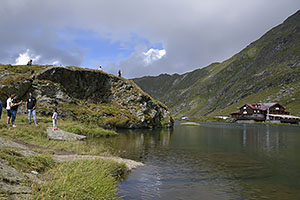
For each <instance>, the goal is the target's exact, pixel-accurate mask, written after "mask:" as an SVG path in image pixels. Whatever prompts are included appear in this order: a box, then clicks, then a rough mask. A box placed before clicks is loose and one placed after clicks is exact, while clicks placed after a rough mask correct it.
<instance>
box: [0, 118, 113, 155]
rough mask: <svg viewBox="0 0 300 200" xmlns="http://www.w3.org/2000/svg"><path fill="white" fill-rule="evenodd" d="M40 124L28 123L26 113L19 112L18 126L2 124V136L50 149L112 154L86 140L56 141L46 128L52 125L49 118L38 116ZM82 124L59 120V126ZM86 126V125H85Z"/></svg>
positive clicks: (0, 129)
mask: <svg viewBox="0 0 300 200" xmlns="http://www.w3.org/2000/svg"><path fill="white" fill-rule="evenodd" d="M38 123H39V126H37V127H36V126H34V125H28V124H27V117H26V115H22V114H18V116H17V120H16V125H17V128H14V129H10V128H8V127H7V126H6V125H2V126H0V137H3V138H6V139H9V140H18V141H21V142H24V143H27V144H31V145H37V146H41V147H43V148H47V149H48V150H49V151H52V152H53V151H55V150H60V151H70V152H74V153H77V154H93V155H107V154H110V153H109V152H108V150H107V149H106V148H105V147H104V146H100V145H91V144H88V143H86V142H81V141H76V142H67V141H55V140H49V139H48V137H47V133H46V129H47V128H48V127H51V126H52V123H51V121H50V120H49V118H44V117H38ZM72 124H73V125H74V124H77V125H76V126H80V125H79V124H80V122H77V123H76V122H72V123H70V122H69V121H64V120H58V128H60V126H65V127H67V126H68V125H70V126H71V125H72ZM83 126H84V125H83Z"/></svg>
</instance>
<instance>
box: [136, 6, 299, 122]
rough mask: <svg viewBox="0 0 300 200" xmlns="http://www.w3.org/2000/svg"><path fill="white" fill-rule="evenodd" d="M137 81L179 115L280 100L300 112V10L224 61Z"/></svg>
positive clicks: (225, 112)
mask: <svg viewBox="0 0 300 200" xmlns="http://www.w3.org/2000/svg"><path fill="white" fill-rule="evenodd" d="M134 81H135V82H136V83H137V85H139V86H140V87H141V88H142V89H143V90H145V91H146V92H147V93H149V94H150V95H151V96H153V97H154V98H156V99H158V100H160V101H162V102H163V103H165V104H166V105H168V107H169V108H170V109H171V111H172V114H173V115H174V116H175V117H180V116H182V115H187V116H190V117H194V116H195V117H199V116H204V115H219V114H222V115H229V114H230V113H231V112H233V111H236V109H237V107H240V106H242V105H243V104H245V103H259V102H279V103H281V104H282V105H284V106H285V107H287V109H289V110H291V111H292V113H293V114H296V115H299V114H300V106H299V103H298V102H299V100H300V11H298V12H297V13H295V14H294V15H292V16H291V17H289V18H288V19H287V20H285V21H284V23H282V24H281V25H279V26H277V27H275V28H273V29H271V30H270V31H268V32H267V33H266V34H265V35H263V36H262V37H261V38H260V39H259V40H257V41H255V42H253V43H251V44H250V45H249V46H247V47H246V48H245V49H243V50H242V51H241V52H239V53H237V54H236V55H234V56H233V57H231V58H230V59H228V60H226V61H224V62H222V63H213V64H211V65H209V66H207V67H205V68H202V69H197V70H195V71H193V72H189V73H186V74H182V75H178V74H175V75H167V74H162V75H160V76H156V77H142V78H138V79H134Z"/></svg>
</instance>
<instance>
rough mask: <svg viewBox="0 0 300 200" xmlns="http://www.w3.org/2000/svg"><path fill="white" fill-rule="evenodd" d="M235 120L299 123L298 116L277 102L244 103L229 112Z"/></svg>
mask: <svg viewBox="0 0 300 200" xmlns="http://www.w3.org/2000/svg"><path fill="white" fill-rule="evenodd" d="M231 117H232V118H235V119H237V120H254V121H271V122H272V121H276V122H283V123H286V122H287V123H299V121H300V118H299V117H296V116H292V115H290V111H288V110H286V109H285V108H284V107H283V106H282V105H280V104H279V103H258V104H245V105H243V106H242V107H240V111H239V112H235V113H231Z"/></svg>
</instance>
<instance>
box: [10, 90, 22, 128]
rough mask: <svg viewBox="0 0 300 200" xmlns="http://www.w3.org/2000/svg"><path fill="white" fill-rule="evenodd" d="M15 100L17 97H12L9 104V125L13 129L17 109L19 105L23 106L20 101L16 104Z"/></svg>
mask: <svg viewBox="0 0 300 200" xmlns="http://www.w3.org/2000/svg"><path fill="white" fill-rule="evenodd" d="M17 98H18V97H17V95H16V96H14V98H13V99H12V101H11V102H10V112H11V124H12V127H13V128H15V127H16V125H15V120H16V117H17V112H18V107H19V105H21V104H23V102H22V101H20V102H17Z"/></svg>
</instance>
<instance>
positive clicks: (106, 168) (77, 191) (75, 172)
mask: <svg viewBox="0 0 300 200" xmlns="http://www.w3.org/2000/svg"><path fill="white" fill-rule="evenodd" d="M125 169H126V167H125V165H121V164H118V163H115V162H109V161H103V160H93V161H91V160H83V161H73V162H64V163H61V164H59V165H57V166H56V167H55V168H53V169H51V170H49V171H48V172H47V173H46V174H45V175H46V177H47V178H46V184H44V185H42V187H40V186H39V185H36V186H35V187H33V188H34V189H35V191H39V192H37V193H35V195H34V197H33V199H36V200H38V199H118V196H117V188H116V183H117V180H119V178H120V177H119V174H120V173H121V172H123V171H125Z"/></svg>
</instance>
